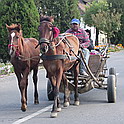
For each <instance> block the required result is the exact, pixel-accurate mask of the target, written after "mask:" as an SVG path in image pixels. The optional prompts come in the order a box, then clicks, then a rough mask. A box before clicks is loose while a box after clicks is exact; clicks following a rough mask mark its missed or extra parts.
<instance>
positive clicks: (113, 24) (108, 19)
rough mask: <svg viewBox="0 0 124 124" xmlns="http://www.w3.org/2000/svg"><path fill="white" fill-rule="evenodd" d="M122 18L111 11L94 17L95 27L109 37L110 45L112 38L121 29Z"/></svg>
mask: <svg viewBox="0 0 124 124" xmlns="http://www.w3.org/2000/svg"><path fill="white" fill-rule="evenodd" d="M120 18H121V14H120V13H118V12H114V11H113V12H110V10H107V11H102V12H99V13H97V14H93V15H92V20H93V25H94V26H95V27H97V28H98V29H99V30H101V31H103V32H104V33H105V34H106V35H107V41H108V43H110V38H111V37H112V36H114V33H115V32H118V30H119V29H120V26H121V23H120Z"/></svg>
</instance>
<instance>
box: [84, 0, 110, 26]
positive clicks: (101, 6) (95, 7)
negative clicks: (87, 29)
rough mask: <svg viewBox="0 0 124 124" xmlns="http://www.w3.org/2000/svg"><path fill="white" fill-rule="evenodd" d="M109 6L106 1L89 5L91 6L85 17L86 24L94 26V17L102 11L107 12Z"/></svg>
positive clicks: (88, 7)
mask: <svg viewBox="0 0 124 124" xmlns="http://www.w3.org/2000/svg"><path fill="white" fill-rule="evenodd" d="M108 6H109V5H108V4H107V2H106V1H93V2H92V3H89V6H87V7H86V12H85V14H84V16H83V19H84V21H85V23H86V24H87V25H89V26H93V20H92V15H93V14H97V13H99V12H102V11H107V10H108Z"/></svg>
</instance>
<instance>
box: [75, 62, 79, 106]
mask: <svg viewBox="0 0 124 124" xmlns="http://www.w3.org/2000/svg"><path fill="white" fill-rule="evenodd" d="M74 69H75V70H74V84H75V88H74V91H75V94H74V98H75V101H74V105H77V106H78V105H79V104H80V103H79V94H78V74H79V64H78V63H76V64H75V65H74Z"/></svg>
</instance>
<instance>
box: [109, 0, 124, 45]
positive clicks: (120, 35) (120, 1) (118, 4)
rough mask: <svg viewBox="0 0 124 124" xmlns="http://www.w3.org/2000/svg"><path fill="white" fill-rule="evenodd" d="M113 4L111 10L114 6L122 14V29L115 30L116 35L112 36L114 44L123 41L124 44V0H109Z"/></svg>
mask: <svg viewBox="0 0 124 124" xmlns="http://www.w3.org/2000/svg"><path fill="white" fill-rule="evenodd" d="M107 1H108V3H109V4H110V5H111V6H110V10H111V11H113V8H114V9H115V10H116V11H117V12H119V13H121V14H122V16H121V27H120V31H118V32H115V33H114V34H115V35H114V36H113V37H112V38H111V42H112V43H113V44H118V43H121V44H122V45H123V46H124V0H107Z"/></svg>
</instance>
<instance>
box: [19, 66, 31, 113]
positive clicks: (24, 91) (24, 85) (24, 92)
mask: <svg viewBox="0 0 124 124" xmlns="http://www.w3.org/2000/svg"><path fill="white" fill-rule="evenodd" d="M28 74H29V68H28V67H27V68H26V69H25V70H24V72H23V78H22V79H21V82H20V91H21V103H22V106H21V110H22V111H26V109H27V98H26V96H27V85H28V82H27V81H28V80H27V79H28Z"/></svg>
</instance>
